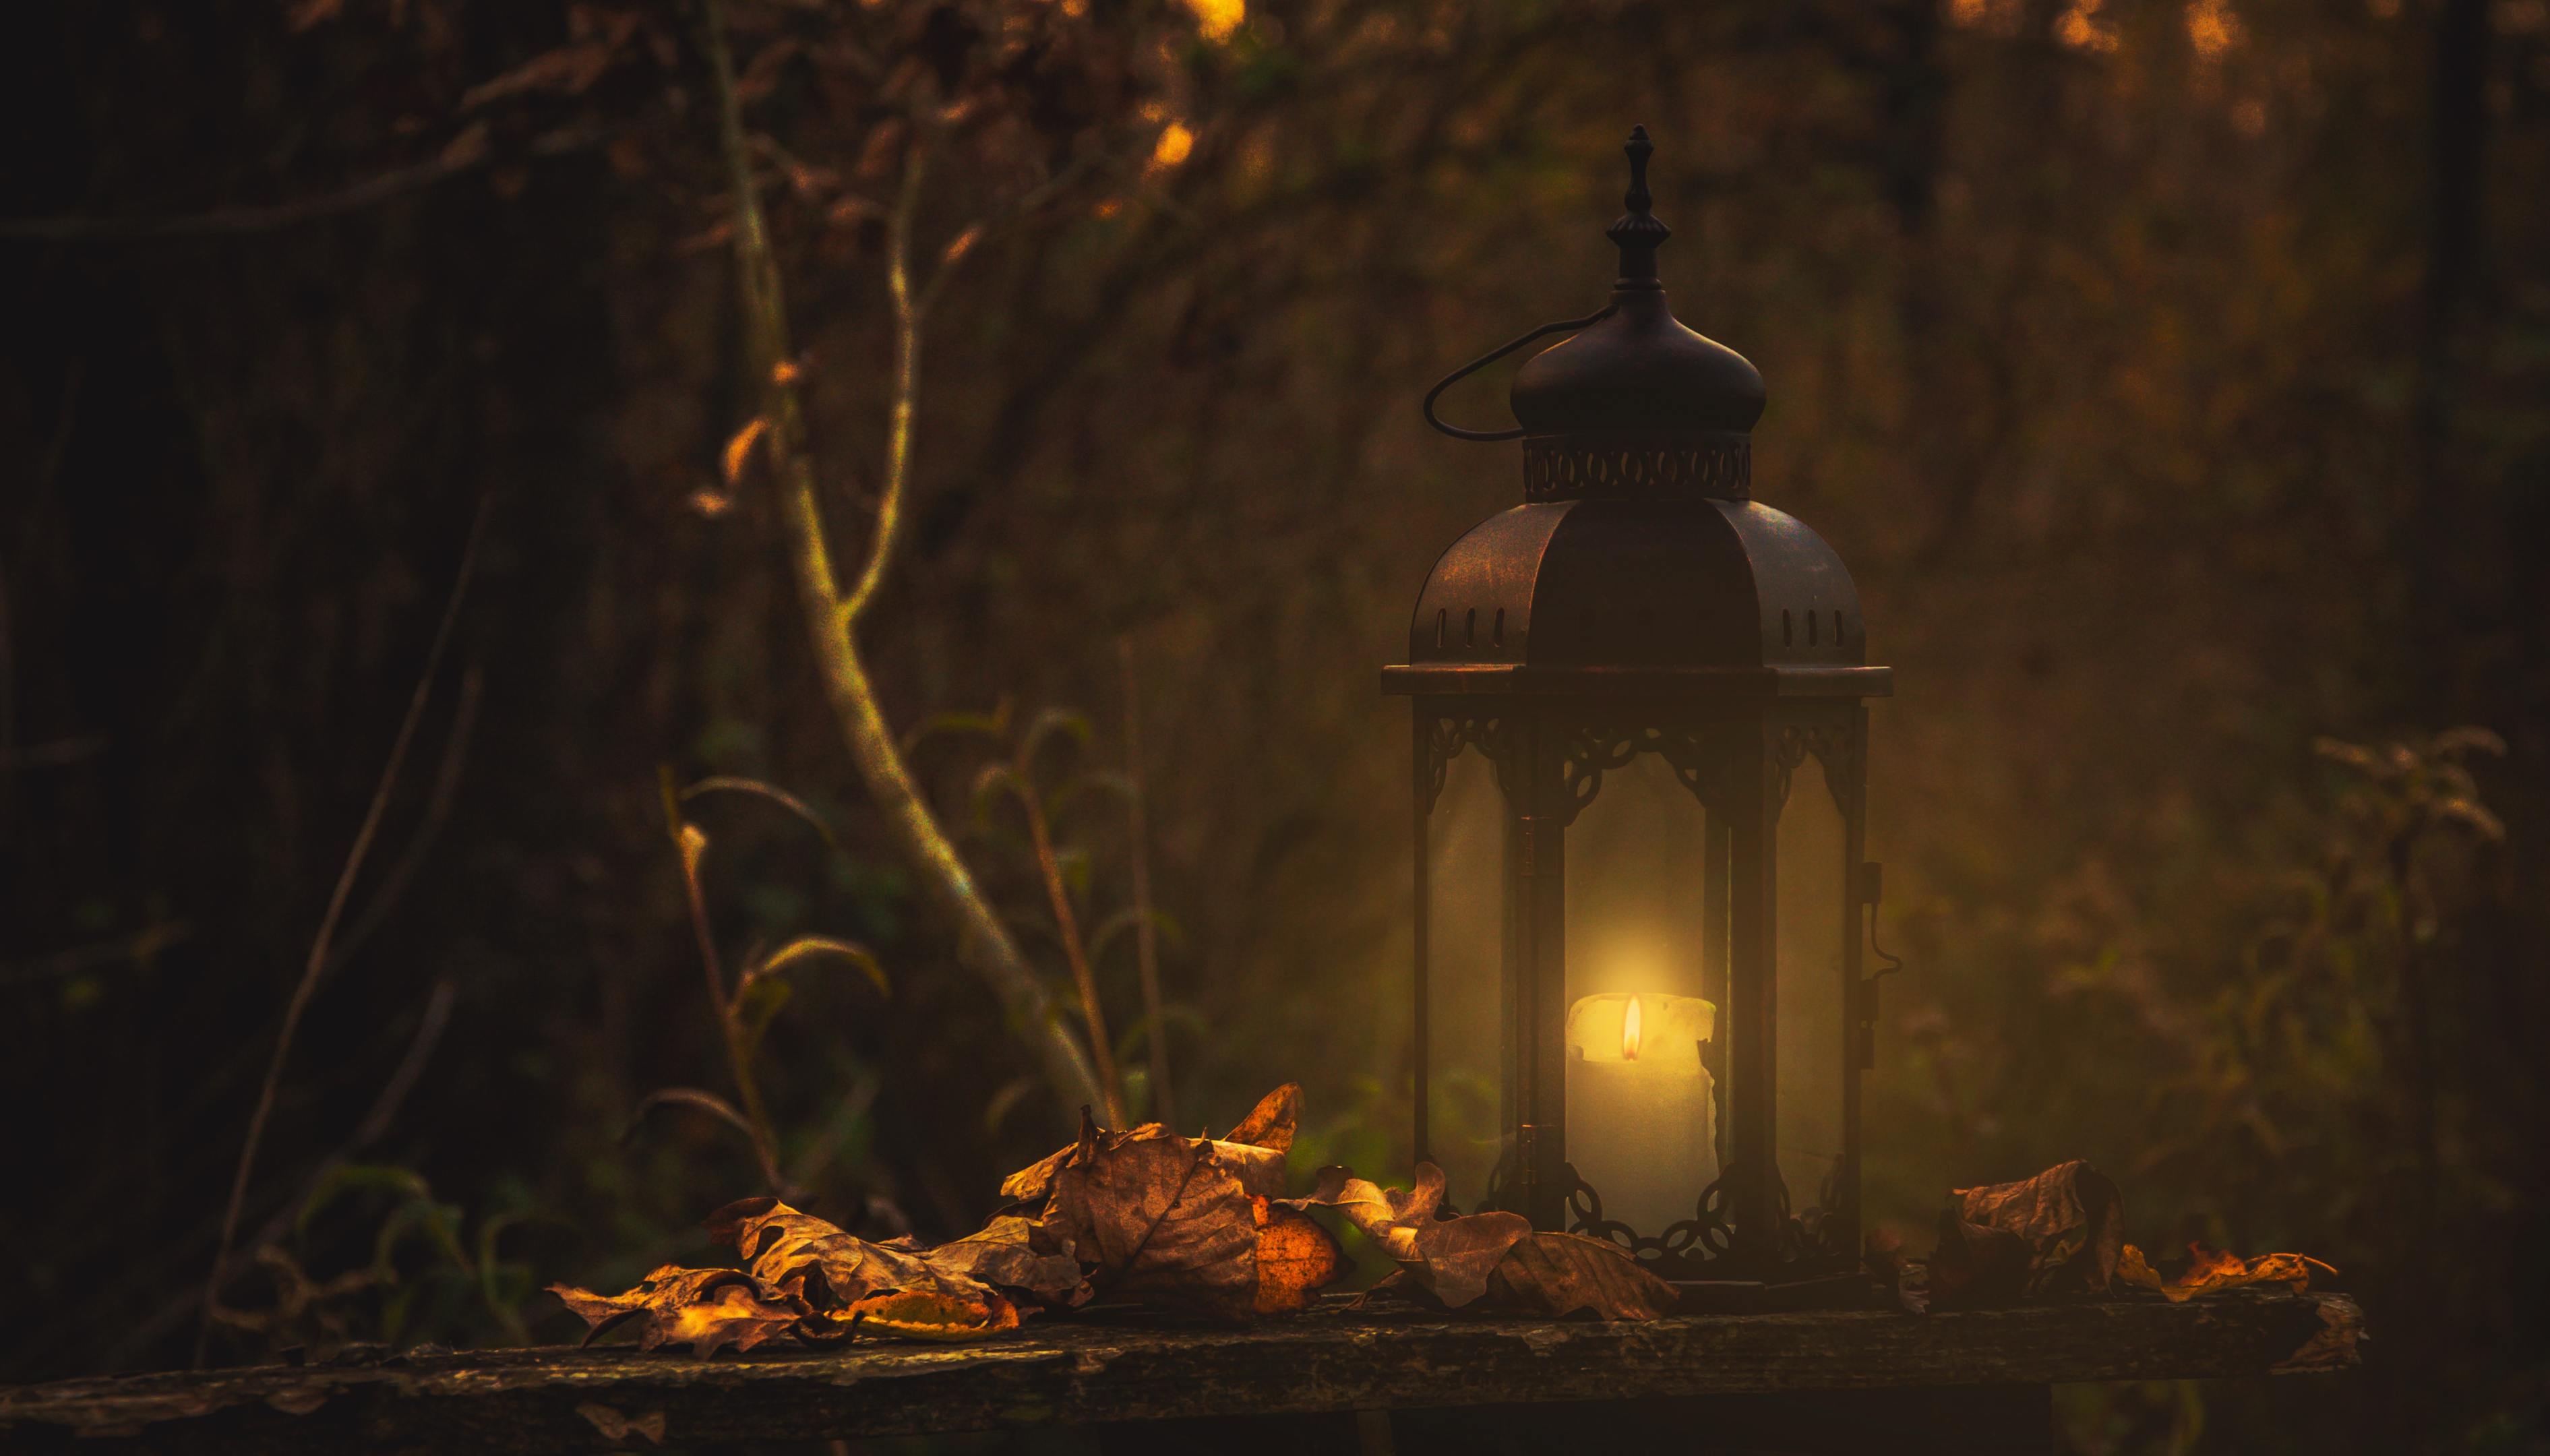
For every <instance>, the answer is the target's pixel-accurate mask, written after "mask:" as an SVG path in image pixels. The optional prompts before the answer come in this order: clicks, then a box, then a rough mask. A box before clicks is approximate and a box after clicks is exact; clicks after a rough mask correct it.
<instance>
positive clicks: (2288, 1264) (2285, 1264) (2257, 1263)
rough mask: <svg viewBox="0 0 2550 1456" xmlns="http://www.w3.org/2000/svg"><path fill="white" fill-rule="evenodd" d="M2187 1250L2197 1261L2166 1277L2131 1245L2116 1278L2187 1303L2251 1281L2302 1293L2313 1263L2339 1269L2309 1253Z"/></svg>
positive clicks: (2198, 1246) (2200, 1246)
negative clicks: (2247, 1256) (2244, 1254)
mask: <svg viewBox="0 0 2550 1456" xmlns="http://www.w3.org/2000/svg"><path fill="white" fill-rule="evenodd" d="M2187 1251H2188V1253H2189V1254H2191V1255H2193V1256H2194V1258H2195V1262H2193V1263H2191V1264H2190V1265H2188V1267H2187V1270H2186V1272H2185V1273H2182V1274H2181V1275H2179V1276H2178V1278H2176V1279H2173V1280H2163V1279H2162V1278H2161V1276H2160V1271H2158V1270H2156V1269H2154V1268H2152V1266H2151V1264H2150V1262H2149V1261H2148V1260H2146V1259H2145V1258H2144V1257H2143V1251H2142V1250H2140V1249H2138V1248H2135V1247H2134V1246H2133V1245H2132V1244H2127V1245H2125V1247H2124V1253H2123V1255H2122V1257H2120V1258H2119V1259H2118V1260H2117V1261H2116V1278H2117V1279H2118V1280H2119V1281H2120V1282H2122V1283H2125V1284H2137V1285H2141V1286H2142V1287H2143V1288H2145V1289H2150V1290H2158V1291H2159V1292H2160V1293H2161V1295H2162V1296H2163V1297H2164V1298H2166V1299H2168V1300H2169V1302H2170V1303H2171V1304H2174V1305H2176V1304H2185V1303H2186V1302H2187V1301H2189V1300H2192V1299H2195V1298H2196V1297H2197V1296H2198V1295H2203V1294H2212V1293H2214V1292H2216V1291H2219V1290H2226V1289H2238V1288H2240V1287H2242V1286H2243V1285H2251V1284H2288V1285H2291V1286H2293V1290H2294V1293H2296V1294H2301V1293H2302V1292H2303V1291H2304V1290H2306V1289H2308V1288H2310V1271H2311V1266H2312V1265H2314V1264H2318V1265H2319V1267H2320V1268H2322V1269H2326V1270H2328V1272H2329V1273H2331V1274H2335V1273H2336V1272H2337V1270H2336V1269H2335V1268H2333V1267H2332V1266H2330V1265H2327V1264H2321V1263H2320V1261H2319V1260H2317V1259H2314V1258H2311V1257H2310V1256H2309V1255H2307V1254H2260V1255H2259V1256H2258V1257H2256V1258H2254V1259H2243V1258H2241V1257H2240V1256H2239V1255H2237V1254H2226V1253H2222V1252H2220V1251H2218V1250H2213V1249H2207V1247H2206V1246H2205V1245H2203V1244H2201V1243H2192V1244H2189V1245H2188V1246H2187Z"/></svg>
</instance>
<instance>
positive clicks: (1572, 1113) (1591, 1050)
mask: <svg viewBox="0 0 2550 1456" xmlns="http://www.w3.org/2000/svg"><path fill="white" fill-rule="evenodd" d="M1716 1020H1717V1008H1716V1007H1715V1006H1712V1005H1711V1004H1710V1003H1708V1002H1706V1001H1702V1000H1701V999H1700V998H1698V997H1695V996H1658V995H1652V994H1647V993H1640V994H1637V995H1630V994H1627V993H1622V992H1606V993H1604V994H1601V995H1596V996H1588V997H1584V998H1582V999H1580V1000H1579V1001H1577V1002H1576V1003H1575V1004H1574V1005H1573V1006H1570V1007H1569V1008H1568V1009H1567V1160H1568V1161H1569V1162H1570V1163H1573V1164H1575V1166H1576V1173H1577V1176H1578V1177H1580V1178H1583V1179H1584V1180H1585V1181H1586V1182H1587V1183H1589V1184H1591V1185H1593V1187H1594V1191H1595V1193H1597V1194H1598V1195H1600V1196H1601V1198H1602V1200H1603V1216H1604V1217H1605V1218H1607V1219H1611V1220H1613V1221H1616V1222H1620V1223H1626V1224H1628V1225H1629V1226H1630V1227H1631V1228H1633V1229H1635V1230H1636V1231H1637V1232H1639V1233H1641V1234H1644V1235H1647V1236H1650V1237H1652V1236H1654V1235H1657V1234H1661V1233H1662V1232H1664V1230H1665V1228H1666V1226H1667V1225H1669V1224H1673V1223H1679V1222H1681V1221H1682V1220H1683V1219H1686V1218H1689V1217H1692V1216H1694V1214H1695V1213H1696V1211H1697V1210H1698V1208H1699V1206H1700V1196H1701V1194H1702V1193H1703V1192H1704V1191H1706V1190H1707V1189H1708V1187H1709V1185H1710V1184H1712V1183H1714V1182H1716V1179H1717V1150H1716V1144H1715V1139H1714V1133H1715V1126H1716V1124H1715V1118H1714V1117H1713V1116H1712V1111H1713V1109H1712V1103H1711V1098H1712V1094H1713V1092H1714V1090H1715V1089H1714V1086H1713V1079H1712V1078H1711V1077H1710V1075H1709V1073H1708V1071H1707V1070H1706V1069H1705V1068H1703V1067H1702V1066H1701V1064H1700V1043H1702V1042H1704V1041H1707V1040H1708V1039H1710V1037H1711V1036H1712V1035H1713V1034H1714V1033H1715V1031H1716Z"/></svg>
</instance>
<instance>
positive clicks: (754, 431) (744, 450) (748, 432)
mask: <svg viewBox="0 0 2550 1456" xmlns="http://www.w3.org/2000/svg"><path fill="white" fill-rule="evenodd" d="M769 429H770V421H769V420H768V419H766V418H755V419H754V420H753V421H752V423H751V424H749V425H746V426H744V427H743V428H742V429H741V430H738V431H736V433H735V437H734V438H733V439H730V440H728V441H727V442H726V483H727V484H729V485H733V484H735V483H736V481H737V480H738V479H740V478H742V475H743V467H744V465H745V463H746V462H747V461H749V460H750V459H751V458H752V447H753V445H754V444H755V443H756V442H758V441H759V440H760V438H761V437H762V434H763V432H765V431H767V430H769Z"/></svg>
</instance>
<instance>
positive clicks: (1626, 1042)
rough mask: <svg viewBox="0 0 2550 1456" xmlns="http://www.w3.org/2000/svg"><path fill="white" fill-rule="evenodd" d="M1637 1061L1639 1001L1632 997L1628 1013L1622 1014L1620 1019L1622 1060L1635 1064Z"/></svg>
mask: <svg viewBox="0 0 2550 1456" xmlns="http://www.w3.org/2000/svg"><path fill="white" fill-rule="evenodd" d="M1637 1059H1638V999H1637V998H1636V997H1634V996H1632V997H1630V998H1629V1009H1628V1011H1626V1012H1624V1013H1622V1014H1621V1017H1620V1060H1622V1061H1624V1062H1634V1061H1636V1060H1637Z"/></svg>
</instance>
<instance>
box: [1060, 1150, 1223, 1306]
mask: <svg viewBox="0 0 2550 1456" xmlns="http://www.w3.org/2000/svg"><path fill="white" fill-rule="evenodd" d="M1223 1146H1224V1144H1221V1143H1214V1142H1201V1141H1191V1140H1189V1139H1187V1138H1183V1137H1178V1136H1175V1135H1171V1134H1166V1133H1160V1134H1157V1135H1150V1134H1149V1130H1148V1129H1141V1128H1137V1129H1135V1130H1134V1131H1132V1132H1129V1133H1117V1132H1104V1131H1101V1130H1100V1129H1099V1128H1098V1126H1097V1125H1096V1124H1095V1123H1093V1122H1092V1121H1090V1119H1089V1115H1088V1114H1087V1113H1086V1112H1085V1111H1084V1112H1083V1113H1082V1114H1081V1120H1080V1141H1079V1142H1078V1143H1077V1144H1075V1145H1074V1149H1073V1152H1072V1156H1071V1158H1070V1160H1069V1161H1068V1162H1066V1163H1065V1164H1064V1165H1063V1166H1062V1167H1061V1168H1059V1169H1057V1170H1056V1171H1055V1172H1054V1174H1053V1197H1052V1203H1051V1205H1050V1206H1049V1207H1048V1208H1047V1209H1046V1211H1045V1215H1044V1219H1043V1221H1044V1223H1045V1225H1046V1227H1047V1228H1049V1229H1051V1230H1052V1231H1053V1232H1055V1233H1057V1234H1059V1235H1060V1236H1062V1237H1065V1238H1068V1239H1070V1240H1071V1242H1072V1247H1073V1250H1074V1252H1075V1253H1077V1254H1078V1256H1079V1257H1080V1258H1082V1259H1083V1260H1086V1261H1089V1262H1092V1263H1095V1264H1096V1265H1097V1266H1098V1273H1097V1275H1096V1277H1095V1278H1094V1279H1093V1280H1092V1284H1093V1286H1094V1287H1095V1288H1096V1290H1097V1291H1098V1293H1100V1294H1102V1295H1106V1296H1109V1297H1112V1298H1124V1299H1139V1300H1146V1301H1149V1302H1150V1303H1152V1304H1157V1305H1166V1306H1170V1307H1172V1308H1176V1309H1182V1310H1194V1311H1196V1312H1197V1313H1200V1314H1212V1315H1218V1316H1221V1317H1223V1318H1227V1319H1240V1318H1245V1317H1247V1315H1248V1314H1249V1313H1250V1312H1251V1311H1252V1310H1254V1309H1255V1307H1256V1303H1257V1225H1256V1218H1255V1215H1254V1213H1252V1211H1251V1209H1250V1205H1249V1196H1248V1192H1247V1190H1246V1189H1245V1188H1244V1187H1242V1186H1241V1183H1240V1180H1239V1177H1238V1175H1237V1173H1236V1172H1234V1171H1233V1170H1232V1169H1231V1168H1230V1167H1229V1165H1228V1164H1226V1162H1225V1161H1224V1160H1223V1158H1222V1156H1221V1149H1222V1147H1223Z"/></svg>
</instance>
